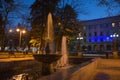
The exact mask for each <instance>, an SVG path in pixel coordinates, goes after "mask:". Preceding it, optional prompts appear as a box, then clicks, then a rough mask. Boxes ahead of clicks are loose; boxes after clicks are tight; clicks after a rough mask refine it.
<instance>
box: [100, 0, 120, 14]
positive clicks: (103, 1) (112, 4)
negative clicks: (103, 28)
mask: <svg viewBox="0 0 120 80" xmlns="http://www.w3.org/2000/svg"><path fill="white" fill-rule="evenodd" d="M98 5H99V6H105V7H106V8H107V10H106V11H107V13H108V16H111V15H113V14H112V13H113V11H114V10H115V9H117V10H116V11H117V12H118V14H119V7H120V0H98Z"/></svg>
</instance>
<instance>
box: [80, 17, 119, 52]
mask: <svg viewBox="0 0 120 80" xmlns="http://www.w3.org/2000/svg"><path fill="white" fill-rule="evenodd" d="M82 25H83V31H82V32H81V35H82V37H83V40H81V48H82V50H88V51H112V50H113V48H114V47H113V46H114V41H116V43H117V45H116V47H117V49H118V50H120V37H119V35H120V16H113V17H107V18H101V19H94V20H88V21H82Z"/></svg>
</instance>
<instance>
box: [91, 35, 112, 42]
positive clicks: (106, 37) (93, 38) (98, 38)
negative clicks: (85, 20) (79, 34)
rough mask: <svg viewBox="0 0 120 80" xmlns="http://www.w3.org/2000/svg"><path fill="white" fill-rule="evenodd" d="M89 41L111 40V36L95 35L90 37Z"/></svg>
mask: <svg viewBox="0 0 120 80" xmlns="http://www.w3.org/2000/svg"><path fill="white" fill-rule="evenodd" d="M90 40H91V42H109V41H110V42H112V41H113V37H108V36H97V37H93V36H92V37H90Z"/></svg>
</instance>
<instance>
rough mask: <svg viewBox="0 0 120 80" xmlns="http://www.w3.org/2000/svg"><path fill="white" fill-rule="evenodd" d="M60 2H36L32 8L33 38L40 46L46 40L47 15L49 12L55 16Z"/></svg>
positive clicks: (41, 0) (45, 0) (47, 0)
mask: <svg viewBox="0 0 120 80" xmlns="http://www.w3.org/2000/svg"><path fill="white" fill-rule="evenodd" d="M58 1H59V0H36V1H35V2H34V3H33V5H32V6H31V16H32V18H31V19H32V22H31V25H32V30H31V37H32V39H33V40H34V39H36V40H37V43H38V44H39V43H41V41H42V42H44V40H45V37H44V36H45V31H46V27H45V26H46V21H47V15H48V13H49V12H51V13H52V14H54V11H55V8H56V5H57V3H58ZM33 40H32V41H33ZM34 41H35V40H34ZM35 42H36V41H35ZM43 44H44V43H43ZM43 44H41V45H43Z"/></svg>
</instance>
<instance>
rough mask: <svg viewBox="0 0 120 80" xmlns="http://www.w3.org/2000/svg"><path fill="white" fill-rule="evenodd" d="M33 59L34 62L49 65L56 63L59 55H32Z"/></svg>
mask: <svg viewBox="0 0 120 80" xmlns="http://www.w3.org/2000/svg"><path fill="white" fill-rule="evenodd" d="M33 57H34V59H35V60H37V61H39V62H43V63H48V64H51V63H53V62H55V61H57V60H58V59H60V58H61V55H58V54H34V55H33Z"/></svg>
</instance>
